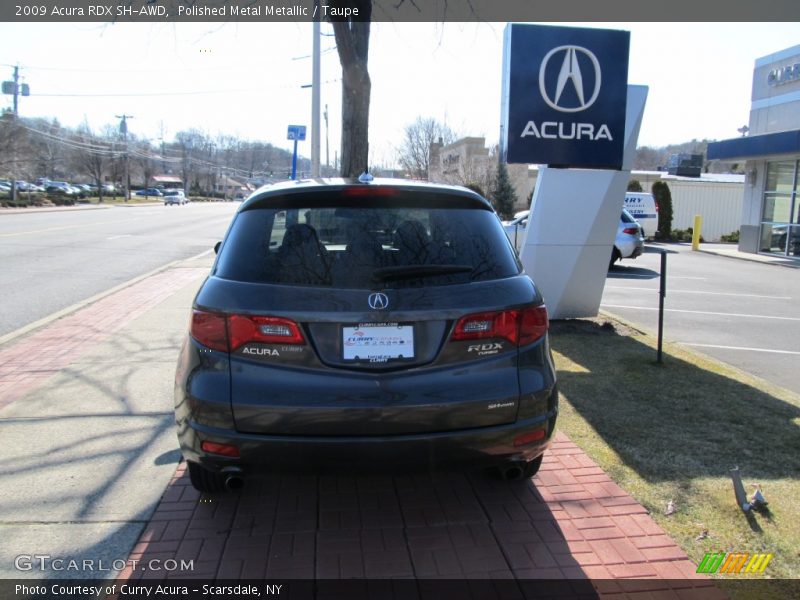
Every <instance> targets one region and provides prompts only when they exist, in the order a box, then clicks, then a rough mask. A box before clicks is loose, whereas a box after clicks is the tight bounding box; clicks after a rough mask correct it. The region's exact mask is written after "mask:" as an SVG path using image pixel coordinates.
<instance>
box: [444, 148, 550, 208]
mask: <svg viewBox="0 0 800 600" xmlns="http://www.w3.org/2000/svg"><path fill="white" fill-rule="evenodd" d="M429 160H430V164H429V165H428V179H429V180H430V181H432V182H434V183H447V184H450V185H474V186H478V187H479V188H480V189H481V190H482V191H483V193H484V194H485V195H487V196H488V195H489V194H490V193H491V190H492V188H493V187H494V180H495V177H496V175H497V152H496V148H495V149H494V151H492V150H490V149H489V148H487V147H486V139H485V138H483V137H465V138H461V139H460V140H457V141H455V142H453V143H452V144H448V145H446V146H445V145H444V144H442V141H441V139H440V140H439V142H436V143H433V144H431V151H430V158H429ZM536 173H537V171H536V170H535V169H533V168H529V167H528V166H527V165H508V176H509V178H510V179H511V185H513V186H514V191H515V192H516V194H517V204H516V206H515V210H523V209H526V208H528V207H529V205H530V194H531V192H532V191H533V186H534V183H535V181H536Z"/></svg>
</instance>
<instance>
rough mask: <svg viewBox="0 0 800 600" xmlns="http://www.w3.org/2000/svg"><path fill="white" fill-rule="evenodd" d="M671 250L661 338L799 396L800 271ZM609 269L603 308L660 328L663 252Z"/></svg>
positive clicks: (687, 249) (681, 247)
mask: <svg viewBox="0 0 800 600" xmlns="http://www.w3.org/2000/svg"><path fill="white" fill-rule="evenodd" d="M660 247H661V248H664V249H666V250H668V252H669V254H668V256H667V296H666V304H665V307H666V311H665V314H664V337H665V339H667V340H670V341H674V342H680V343H682V344H684V345H687V346H690V347H692V348H695V349H696V350H698V351H700V352H703V353H705V354H708V355H710V356H713V357H715V358H717V359H719V360H722V361H723V362H726V363H728V364H731V365H733V366H735V367H737V368H739V369H741V370H743V371H746V372H748V373H751V374H753V375H756V376H758V377H762V378H764V379H766V380H768V381H771V382H773V383H775V384H777V385H780V386H782V387H785V388H788V389H790V390H793V391H795V392H798V393H800V369H798V365H800V310H798V305H800V269H792V268H788V267H783V266H777V265H770V264H761V263H756V262H751V261H746V260H741V259H736V258H728V257H723V256H716V255H713V254H708V253H705V252H692V251H691V248H690V246H687V245H678V244H671V245H664V246H660ZM617 265H618V266H616V267H615V268H614V269H612V270H611V271H610V272H609V275H608V278H607V280H606V287H605V290H604V293H603V302H602V305H601V308H602V309H603V310H606V311H608V312H610V313H613V314H616V315H619V316H621V317H623V318H625V319H627V320H629V321H631V322H633V323H635V324H637V325H640V326H642V327H644V328H646V329H648V330H650V331H652V332H656V331H657V329H658V286H659V280H658V272H659V267H660V256H659V255H658V254H656V253H654V252H646V253H645V254H644V255H642V256H640V257H639V258H637V259H636V260H623V261H622V262H621V263H617Z"/></svg>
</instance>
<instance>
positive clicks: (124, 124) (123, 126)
mask: <svg viewBox="0 0 800 600" xmlns="http://www.w3.org/2000/svg"><path fill="white" fill-rule="evenodd" d="M114 116H115V117H117V118H118V119H122V120H121V121H120V124H119V132H120V133H121V134H122V139H123V141H124V142H125V202H127V201H128V200H130V199H131V168H130V155H129V154H128V119H132V118H133V115H114ZM145 183H146V182H145Z"/></svg>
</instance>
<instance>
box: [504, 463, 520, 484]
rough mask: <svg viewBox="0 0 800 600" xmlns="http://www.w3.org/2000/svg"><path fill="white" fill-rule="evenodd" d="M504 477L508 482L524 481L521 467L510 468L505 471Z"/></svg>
mask: <svg viewBox="0 0 800 600" xmlns="http://www.w3.org/2000/svg"><path fill="white" fill-rule="evenodd" d="M503 477H504V478H505V479H506V480H508V481H519V480H520V479H522V469H521V468H520V467H516V466H514V467H508V468H507V469H506V470H505V471H503Z"/></svg>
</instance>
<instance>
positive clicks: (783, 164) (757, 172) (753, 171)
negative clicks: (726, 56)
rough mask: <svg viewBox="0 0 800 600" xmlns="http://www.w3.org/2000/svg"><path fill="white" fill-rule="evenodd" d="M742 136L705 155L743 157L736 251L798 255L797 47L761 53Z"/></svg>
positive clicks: (799, 139) (799, 53) (799, 114)
mask: <svg viewBox="0 0 800 600" xmlns="http://www.w3.org/2000/svg"><path fill="white" fill-rule="evenodd" d="M751 98H752V102H751V105H750V121H749V123H748V131H747V135H746V136H745V137H740V138H733V139H729V140H723V141H721V142H715V143H713V144H709V145H708V158H709V159H720V160H746V161H747V162H746V165H745V173H746V181H747V183H746V185H745V186H744V195H743V200H742V216H741V228H740V236H739V250H741V251H742V252H753V253H759V252H763V253H770V254H779V255H786V256H800V198H798V187H799V186H800V173H798V167H799V166H800V46H793V47H791V48H787V49H785V50H781V51H780V52H776V53H774V54H770V55H768V56H764V57H762V58H759V59H757V60H756V62H755V68H754V70H753V92H752V96H751Z"/></svg>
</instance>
